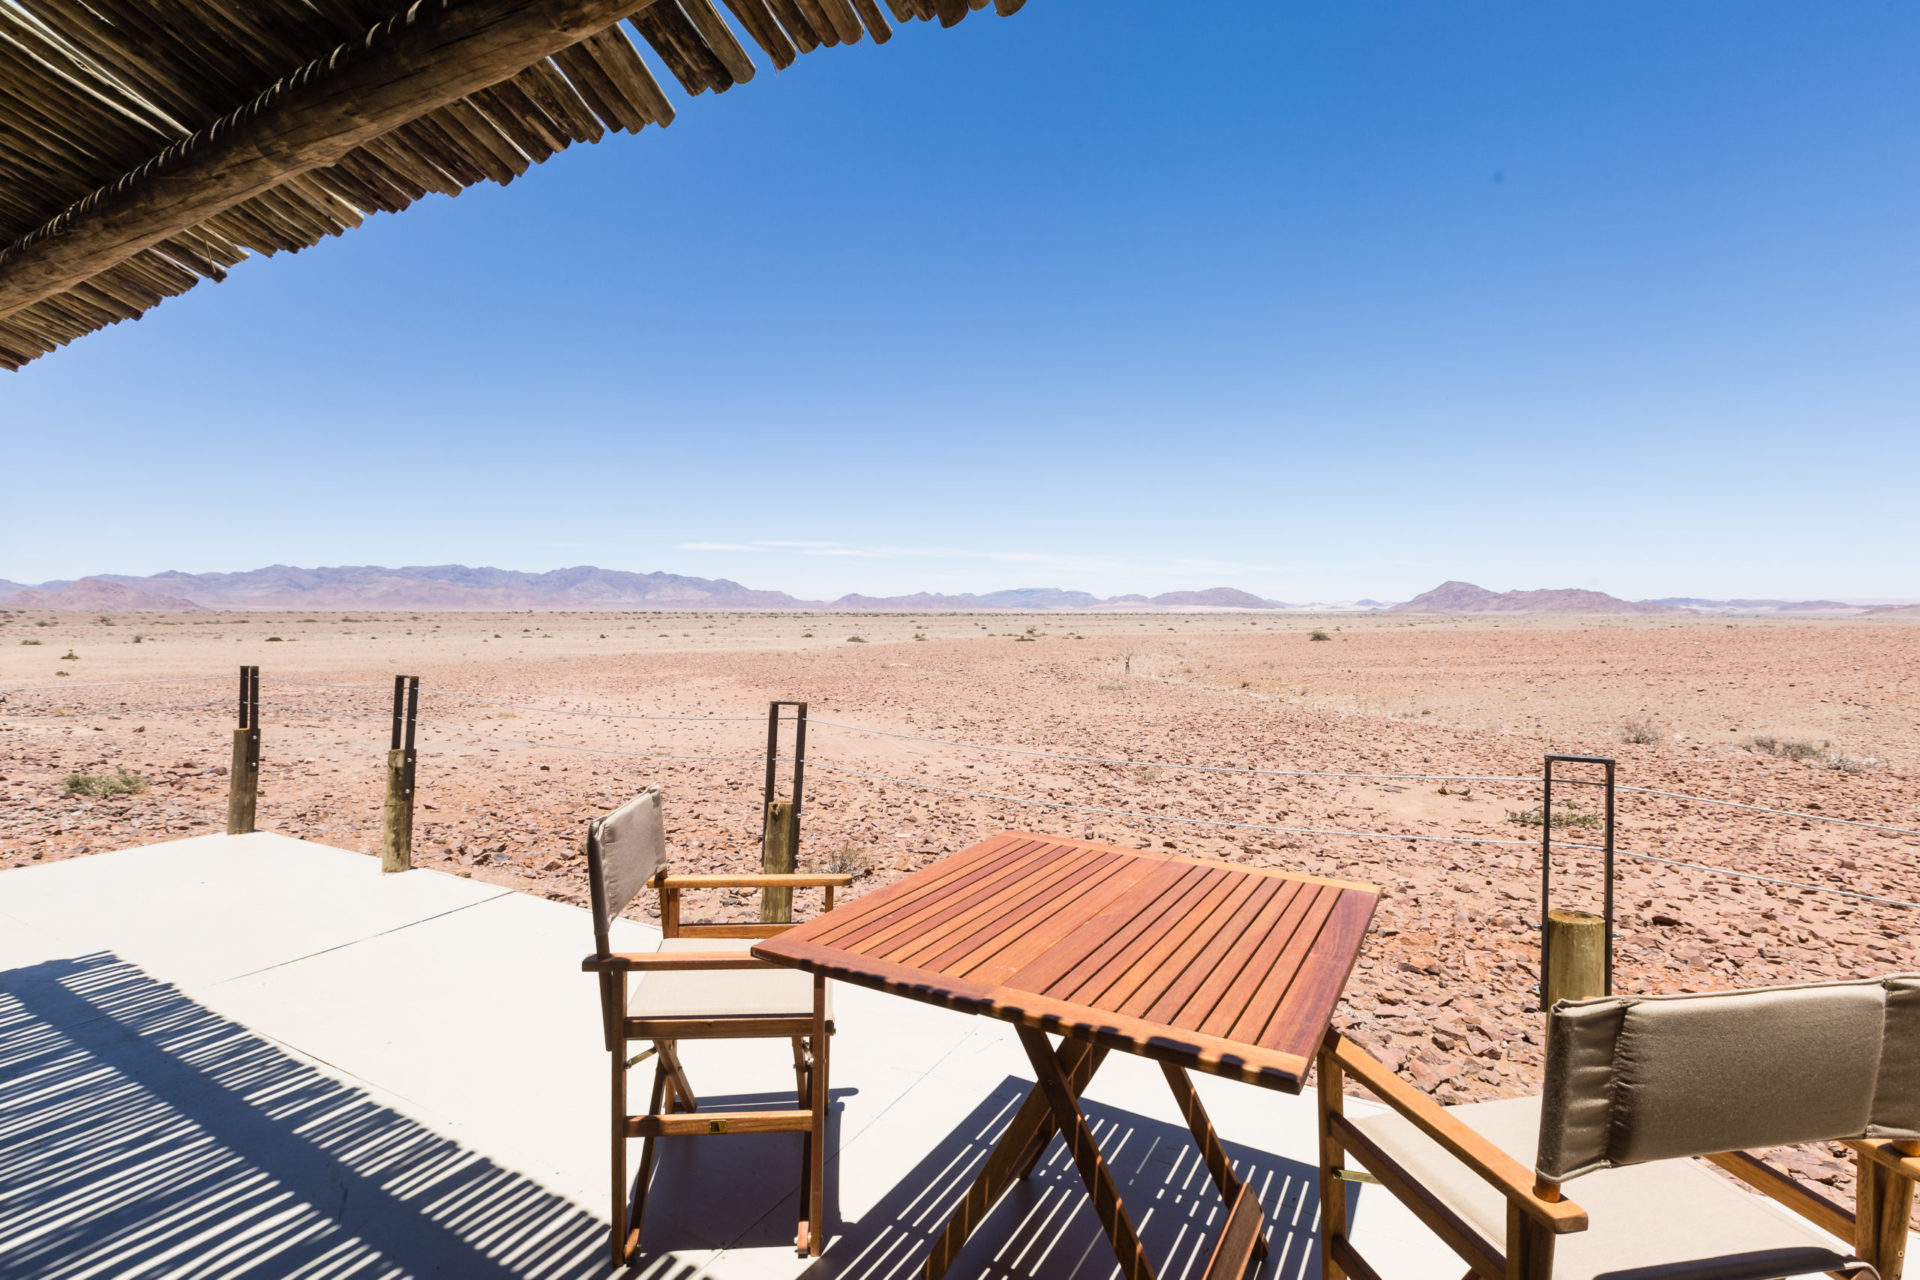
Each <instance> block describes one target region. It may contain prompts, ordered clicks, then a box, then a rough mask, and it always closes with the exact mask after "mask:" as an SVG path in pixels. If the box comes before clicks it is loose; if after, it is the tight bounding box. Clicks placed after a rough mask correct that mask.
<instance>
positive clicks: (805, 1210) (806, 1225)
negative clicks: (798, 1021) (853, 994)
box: [793, 1036, 813, 1254]
mask: <svg viewBox="0 0 1920 1280" xmlns="http://www.w3.org/2000/svg"><path fill="white" fill-rule="evenodd" d="M793 1077H794V1086H795V1092H796V1094H797V1095H798V1096H799V1102H798V1103H797V1105H798V1106H799V1107H801V1108H803V1109H806V1110H811V1109H812V1108H813V1050H812V1049H811V1048H809V1047H808V1038H807V1037H806V1036H795V1037H794V1038H793ZM812 1222H813V1126H812V1125H808V1126H807V1131H806V1132H805V1133H803V1134H801V1135H800V1224H799V1225H798V1226H797V1227H795V1228H794V1235H793V1242H794V1247H795V1248H796V1249H797V1250H798V1251H799V1252H801V1253H803V1254H804V1253H805V1252H806V1251H807V1237H808V1235H809V1234H810V1232H811V1230H812Z"/></svg>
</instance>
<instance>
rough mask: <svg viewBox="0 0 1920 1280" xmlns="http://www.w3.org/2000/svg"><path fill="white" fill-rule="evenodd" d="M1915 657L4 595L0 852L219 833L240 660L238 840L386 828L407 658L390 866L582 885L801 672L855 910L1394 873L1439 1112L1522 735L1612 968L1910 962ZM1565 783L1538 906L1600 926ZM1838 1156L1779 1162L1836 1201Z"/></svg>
mask: <svg viewBox="0 0 1920 1280" xmlns="http://www.w3.org/2000/svg"><path fill="white" fill-rule="evenodd" d="M1316 634H1318V636H1320V637H1322V638H1318V639H1316V638H1315V636H1316ZM1917 659H1920V626H1917V625H1916V624H1915V621H1914V620H1913V619H1911V618H1902V617H1875V616H1873V615H1867V616H1864V617H1856V618H1846V619H1834V620H1802V619H1728V618H1723V617H1694V616H1689V615H1648V616H1632V617H1626V616H1622V617H1606V616H1585V617H1531V616H1503V617H1442V616H1426V615H1406V614H1394V613H1387V614H1364V615H1358V614H1346V615H1338V616H1327V617H1311V616H1302V615H1298V614H1261V613H1227V612H1220V613H1201V614H1167V613H1143V614H1127V613H1098V614H1033V613H1017V614H1016V613H1005V614H1002V613H993V614H942V615H914V614H898V615H873V614H861V615H841V614H823V613H803V614H770V613H714V614H697V613H672V612H636V613H616V612H594V613H510V614H480V613H429V612H406V613H354V614H340V613H304V614H295V613H251V612H242V613H212V612H208V613H168V614H131V613H122V614H77V613H45V612H30V611H27V612H23V611H12V612H6V611H0V867H11V866H20V865H24V864H28V863H33V862H39V861H45V860H49V859H59V858H70V857H78V856H84V855H86V854H88V853H93V852H99V851H103V850H108V849H117V848H124V847H127V846H130V845H135V844H140V843H144V842H149V841H159V840H167V839H175V838H180V837H183V836H187V835H194V834H201V833H205V832H210V831H217V830H221V829H223V823H224V821H225V812H226V791H227V778H226V769H227V763H228V757H229V752H230V746H231V728H232V725H233V723H234V718H235V708H234V702H235V690H236V683H237V682H236V674H237V669H238V667H239V666H240V665H241V664H243V663H253V664H258V665H259V666H260V668H261V672H262V680H261V685H262V718H261V719H262V736H263V751H262V767H261V782H260V800H259V815H258V825H259V826H260V827H261V828H262V829H268V830H276V831H280V832H284V833H286V834H288V835H293V836H298V837H301V838H304V839H309V840H315V841H319V842H323V843H326V844H331V845H335V846H338V847H341V848H346V849H354V850H359V851H361V852H365V853H367V854H369V855H370V856H371V855H374V854H377V851H378V842H379V829H380V809H381V802H382V787H383V776H384V775H383V770H384V759H385V753H386V749H387V746H388V732H389V703H390V698H391V686H392V680H393V677H394V675H395V674H398V673H405V674H412V675H418V676H419V677H420V678H421V690H422V696H421V700H420V716H419V721H418V727H417V733H418V738H417V744H418V751H419V763H418V788H419V795H418V807H417V810H416V816H415V834H414V860H415V864H416V865H419V866H426V867H432V868H435V869H439V870H443V871H449V872H452V873H454V874H457V875H462V876H470V877H473V878H475V879H480V880H485V881H489V882H493V883H497V884H501V885H506V886H510V887H513V888H516V889H520V890H523V891H526V892H529V893H537V894H541V895H544V896H548V897H551V898H555V899H558V900H561V901H566V902H572V903H584V902H585V900H586V892H587V890H586V880H585V874H584V859H583V856H582V852H581V845H582V836H583V832H584V828H585V823H586V821H587V819H588V818H590V817H591V816H593V815H595V814H598V813H602V812H605V811H607V810H609V809H611V808H613V807H615V806H616V805H618V804H619V803H620V802H621V801H623V800H624V799H626V798H627V797H629V796H630V795H632V794H633V793H634V792H635V791H637V790H638V789H639V788H641V787H643V786H645V785H647V784H648V783H655V782H657V783H659V784H660V785H661V786H662V788H663V790H664V792H665V796H666V800H667V812H668V823H669V839H670V841H671V845H672V854H673V858H674V861H675V865H676V867H678V868H679V869H682V870H687V871H696V870H697V871H718V870H745V869H747V868H750V867H757V866H758V865H759V858H760V853H759V837H760V829H761V820H760V806H761V797H762V782H763V772H764V751H765V745H766V718H767V707H768V703H769V701H770V700H772V699H804V700H806V702H807V703H808V711H809V730H808V742H807V753H806V761H807V764H806V780H805V796H804V805H803V812H802V819H801V824H802V846H801V862H802V865H803V867H806V868H825V867H832V868H834V869H844V870H848V871H851V872H853V873H854V874H855V875H856V877H857V878H856V881H855V885H854V888H853V892H854V893H856V894H857V893H860V892H865V891H868V890H870V889H872V888H874V887H877V886H879V885H883V884H886V883H888V882H890V881H891V880H893V879H895V878H897V877H899V876H900V875H902V874H904V873H906V872H908V871H910V870H913V869H915V868H918V867H921V866H924V865H926V864H927V863H929V862H931V861H933V860H935V859H938V858H939V857H941V856H943V855H944V854H947V853H951V852H954V851H957V850H959V849H962V848H965V847H966V846H968V845H970V844H972V843H974V842H976V841H978V840H981V839H984V838H986V837H987V836H989V835H992V834H993V833H995V832H997V831H1001V830H1007V829H1017V830H1029V831H1036V832H1044V833H1048V834H1053V835H1060V836H1068V837H1075V838H1087V839H1094V840H1100V841H1106V842H1110V843H1115V844H1122V845H1128V846H1135V847H1139V846H1147V845H1151V846H1153V847H1156V848H1167V849H1174V850H1178V851H1180V852H1182V853H1188V854H1192V855H1195V856H1200V857H1208V858H1218V859H1223V860H1226V861H1231V862H1249V863H1255V864H1259V865H1265V866H1278V867H1286V868H1291V869H1298V870H1301V871H1305V872H1309V873H1312V874H1316V875H1322V876H1332V877H1338V878H1343V879H1352V880H1362V881H1366V882H1369V883H1372V884H1376V885H1378V886H1380V887H1381V888H1382V889H1383V890H1384V897H1383V899H1382V901H1381V904H1380V909H1379V912H1378V914H1377V915H1376V917H1375V920H1374V927H1373V931H1372V934H1371V936H1370V938H1369V941H1368V944H1367V947H1366V950H1365V951H1364V953H1363V955H1362V957H1361V959H1360V961H1359V965H1358V968H1357V969H1356V971H1355V973H1354V975H1353V977H1352V980H1351V982H1350V984H1349V986H1348V989H1347V997H1346V1000H1345V1001H1344V1003H1343V1004H1342V1006H1341V1008H1340V1011H1339V1014H1338V1021H1339V1023H1340V1025H1341V1026H1342V1028H1343V1029H1344V1030H1346V1031H1347V1032H1348V1033H1349V1034H1351V1035H1353V1036H1355V1037H1356V1038H1357V1039H1359V1040H1360V1041H1361V1042H1363V1043H1364V1044H1366V1045H1367V1046H1368V1047H1369V1048H1370V1049H1371V1050H1372V1051H1373V1052H1374V1053H1376V1054H1377V1055H1379V1056H1380V1057H1381V1058H1383V1059H1384V1060H1385V1061H1386V1062H1387V1064H1388V1065H1389V1066H1391V1067H1393V1068H1394V1069H1395V1070H1397V1071H1399V1072H1401V1073H1402V1074H1403V1075H1405V1076H1406V1077H1407V1078H1409V1079H1411V1080H1413V1081H1414V1082H1416V1083H1417V1084H1418V1085H1419V1086H1420V1087H1421V1088H1423V1089H1426V1090H1427V1091H1428V1092H1430V1093H1432V1094H1433V1095H1435V1096H1436V1097H1438V1098H1440V1099H1441V1100H1442V1101H1449V1102H1450V1101H1459V1100H1466V1099H1472V1098H1482V1097H1495V1096H1503V1095H1507V1094H1513V1093H1518V1092H1522V1091H1524V1090H1526V1089H1528V1088H1530V1087H1533V1086H1534V1085H1536V1084H1537V1076H1538V1071H1539V1067H1540V1062H1541V1050H1542V1042H1543V1039H1544V1037H1543V1033H1542V1029H1541V1018H1540V1015H1539V1013H1538V1012H1537V1000H1538V995H1537V988H1536V984H1537V983H1538V980H1539V973H1538V959H1539V953H1538V948H1539V933H1538V929H1537V922H1538V918H1539V911H1540V904H1539V893H1540V881H1539V873H1540V859H1541V850H1540V836H1541V826H1540V822H1539V818H1540V813H1539V806H1540V795H1539V783H1538V778H1539V775H1540V771H1541V763H1542V758H1543V756H1544V755H1545V754H1546V753H1548V752H1568V753H1580V754H1594V755H1605V756H1611V757H1614V758H1615V759H1616V760H1617V762H1618V765H1617V767H1618V780H1619V783H1620V785H1621V787H1622V788H1623V790H1622V791H1621V792H1620V794H1619V795H1618V797H1617V804H1618V812H1617V836H1618V844H1619V847H1620V849H1621V850H1623V851H1624V852H1623V856H1622V858H1621V860H1620V863H1619V868H1618V877H1617V893H1618V904H1617V920H1616V927H1617V938H1616V986H1617V989H1618V990H1620V991H1623V992H1654V991H1673V990H1707V989H1717V988H1727V987H1736V986H1760V985H1769V984H1775V983H1781V982H1790V981H1814V980H1820V979H1826V978H1840V977H1849V976H1861V977H1864V976H1870V975H1879V974H1885V973H1892V972H1902V971H1907V972H1911V971H1914V970H1920V907H1916V906H1915V905H1911V904H1916V903H1920V834H1916V833H1920V793H1917V792H1916V789H1915V786H1914V781H1915V774H1916V771H1917V770H1920V661H1917ZM123 682H139V683H123ZM791 752H792V733H791V728H790V727H789V728H788V730H787V731H786V732H785V733H784V734H783V736H782V744H781V754H782V755H783V756H790V755H791ZM790 767H791V766H790V764H789V763H787V762H785V761H783V762H782V763H781V766H780V789H781V794H782V796H783V797H784V795H785V794H786V789H787V788H788V786H789V785H790ZM1256 770H1258V771H1264V772H1254V771H1256ZM123 771H124V772H123ZM1567 776H1569V777H1582V776H1585V777H1595V776H1597V774H1596V773H1595V772H1594V771H1592V770H1588V771H1586V773H1584V774H1582V773H1581V772H1580V771H1578V770H1574V771H1571V772H1570V773H1569V774H1568V775H1567ZM123 777H124V778H126V779H127V780H128V781H127V784H126V786H127V788H128V789H124V790H118V791H117V792H116V790H115V786H114V783H115V782H116V781H117V780H119V779H121V778H123ZM73 779H107V780H110V781H109V783H108V784H107V785H106V786H104V787H102V786H100V785H96V784H92V783H87V782H84V781H82V782H78V783H72V782H70V780H73ZM75 787H78V789H77V790H76V789H74V788H75ZM1629 788H1639V789H1641V790H1630V789H1629ZM88 790H94V791H102V790H104V791H106V792H107V794H94V795H89V794H85V792H86V791H88ZM1648 792H1671V793H1677V794H1679V795H1684V796H1688V797H1698V798H1701V799H1711V800H1719V801H1729V802H1734V803H1733V804H1707V803H1702V802H1701V799H1679V798H1674V797H1673V796H1662V795H1654V794H1648ZM1567 798H1571V799H1572V801H1573V803H1572V805H1571V806H1568V805H1565V804H1562V803H1556V805H1555V808H1554V814H1553V817H1554V820H1555V822H1556V823H1557V824H1558V825H1556V826H1555V828H1554V832H1553V834H1554V839H1555V847H1556V851H1557V852H1556V857H1555V863H1554V883H1555V894H1554V896H1555V903H1554V905H1556V906H1572V907H1583V908H1590V909H1597V908H1598V906H1599V903H1600V885H1601V875H1600V861H1599V859H1600V855H1599V853H1598V851H1597V850H1596V849H1595V848H1593V847H1592V846H1593V845H1594V844H1595V843H1596V842H1597V840H1598V836H1599V826H1598V824H1599V821H1600V810H1601V805H1600V803H1599V788H1597V787H1582V786H1572V787H1568V788H1565V789H1559V790H1557V791H1556V800H1557V801H1559V800H1564V799H1567ZM1736 805H1745V806H1757V808H1743V807H1735V806H1736ZM1767 809H1772V810H1782V811H1786V812H1785V813H1768V812H1764V811H1763V810H1767ZM1822 819H1844V820H1846V821H1844V822H1840V821H1823V820H1822ZM1858 824H1867V825H1858ZM1415 837H1418V838H1415ZM1653 859H1660V860H1661V861H1654V860H1653ZM1674 864H1688V865H1674ZM1733 873H1741V874H1733ZM1782 881H1784V882H1790V883H1777V882H1782ZM817 905H818V904H817V902H814V901H809V900H807V896H806V895H804V894H803V895H801V901H800V902H799V903H798V904H797V909H798V910H799V911H800V913H801V914H803V915H804V914H807V913H810V912H812V911H814V910H817ZM650 906H651V904H650V903H644V904H643V905H636V908H635V910H636V912H641V913H643V912H644V911H646V910H648V909H650ZM755 910H756V903H755V901H754V900H753V899H752V898H751V897H750V896H749V895H747V894H744V893H730V894H717V895H715V896H714V899H713V900H712V901H710V902H706V903H703V904H702V903H695V904H692V906H690V908H689V912H688V914H689V915H690V916H698V915H703V914H704V915H706V916H709V917H713V918H740V917H746V916H749V915H752V914H753V913H754V912H755ZM586 942H587V939H585V938H583V939H582V943H583V945H585V944H586ZM1842 1155H1843V1153H1842V1152H1841V1151H1839V1150H1834V1151H1825V1150H1813V1151H1808V1150H1797V1151H1791V1152H1780V1153H1776V1156H1777V1158H1778V1159H1779V1160H1780V1162H1781V1163H1782V1164H1783V1165H1784V1166H1786V1167H1788V1168H1790V1169H1792V1170H1793V1171H1794V1172H1795V1174H1796V1176H1800V1177H1803V1178H1806V1179H1809V1180H1811V1181H1813V1182H1816V1183H1824V1184H1827V1185H1828V1186H1829V1187H1832V1188H1833V1189H1834V1190H1835V1191H1836V1192H1838V1193H1840V1194H1841V1195H1842V1198H1843V1199H1845V1198H1846V1197H1850V1195H1851V1186H1850V1181H1851V1173H1850V1162H1849V1160H1848V1159H1843V1158H1842Z"/></svg>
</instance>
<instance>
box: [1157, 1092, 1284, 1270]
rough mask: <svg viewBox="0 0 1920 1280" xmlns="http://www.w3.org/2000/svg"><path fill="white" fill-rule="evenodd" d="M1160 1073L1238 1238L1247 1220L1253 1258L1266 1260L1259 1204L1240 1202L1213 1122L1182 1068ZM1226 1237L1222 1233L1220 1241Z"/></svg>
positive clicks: (1234, 1176)
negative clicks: (1249, 1224)
mask: <svg viewBox="0 0 1920 1280" xmlns="http://www.w3.org/2000/svg"><path fill="white" fill-rule="evenodd" d="M1160 1070H1161V1072H1162V1073H1163V1074H1164V1075H1165V1076H1166V1077H1167V1086H1168V1087H1169V1088H1171V1089H1172V1090H1173V1098H1174V1101H1175V1102H1178V1103H1179V1104H1180V1114H1181V1115H1182V1116H1184V1117H1186V1121H1187V1128H1188V1129H1189V1130H1190V1131H1191V1132H1192V1133H1193V1140H1194V1142H1195V1143H1197V1144H1198V1145H1199V1147H1200V1158H1201V1159H1202V1160H1203V1161H1205V1162H1206V1166H1207V1172H1208V1173H1210V1174H1212V1175H1213V1185H1214V1186H1216V1187H1218V1188H1220V1198H1221V1199H1222V1200H1225V1201H1226V1202H1227V1213H1228V1217H1229V1219H1230V1220H1232V1222H1233V1225H1234V1227H1235V1228H1236V1231H1235V1233H1234V1234H1236V1235H1238V1234H1240V1233H1242V1232H1244V1231H1245V1230H1246V1229H1247V1226H1246V1224H1247V1222H1248V1221H1249V1219H1250V1220H1251V1222H1252V1231H1253V1245H1252V1249H1253V1256H1254V1257H1257V1258H1264V1257H1266V1256H1267V1233H1266V1232H1265V1231H1264V1230H1262V1228H1263V1227H1264V1226H1265V1216H1264V1215H1263V1214H1262V1213H1261V1212H1260V1203H1259V1201H1257V1200H1255V1199H1253V1198H1252V1197H1251V1196H1248V1197H1247V1198H1246V1200H1245V1202H1244V1203H1243V1202H1242V1199H1241V1197H1242V1195H1243V1193H1244V1192H1245V1190H1246V1189H1245V1186H1244V1185H1243V1184H1242V1183H1241V1181H1240V1175H1238V1174H1236V1173H1235V1172H1234V1171H1233V1161H1231V1160H1229V1159H1228V1158H1227V1151H1226V1148H1225V1147H1223V1146H1221V1145H1220V1135H1219V1134H1217V1133H1215V1132H1214V1131H1213V1121H1212V1119H1211V1118H1209V1117H1208V1115H1207V1109H1206V1108H1205V1107H1204V1106H1202V1105H1201V1104H1200V1094H1199V1093H1198V1092H1197V1091H1196V1090H1195V1089H1194V1087H1193V1081H1192V1080H1191V1079H1189V1078H1188V1076H1187V1069H1186V1068H1185V1067H1177V1066H1175V1065H1174V1064H1173V1063H1171V1062H1163V1063H1161V1064H1160ZM1227 1234H1228V1233H1227V1232H1226V1231H1224V1230H1223V1231H1222V1233H1221V1235H1222V1240H1223V1241H1224V1240H1225V1237H1226V1235H1227Z"/></svg>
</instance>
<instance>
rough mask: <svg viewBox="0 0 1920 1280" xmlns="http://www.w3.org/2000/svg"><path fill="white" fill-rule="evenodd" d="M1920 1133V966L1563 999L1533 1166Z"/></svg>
mask: <svg viewBox="0 0 1920 1280" xmlns="http://www.w3.org/2000/svg"><path fill="white" fill-rule="evenodd" d="M1847 1138H1920V975H1912V974H1902V975H1897V976H1894V977H1889V978H1877V979H1868V980H1864V981H1849V982H1827V983H1819V984H1815V985H1807V986H1792V987H1773V988H1768V989H1765V990H1758V991H1717V992H1711V993H1707V994H1704V995H1670V996H1609V997H1606V998H1604V999H1599V1000H1579V1001H1561V1002H1560V1003H1559V1004H1556V1005H1555V1006H1554V1007H1553V1010H1552V1012H1551V1013H1550V1014H1549V1015H1548V1020H1547V1063H1546V1089H1545V1094H1544V1096H1543V1098H1542V1100H1541V1107H1540V1146H1539V1155H1538V1160H1537V1172H1538V1173H1539V1174H1540V1175H1541V1176H1542V1177H1545V1178H1550V1179H1553V1180H1554V1181H1563V1180H1565V1179H1567V1178H1574V1177H1578V1176H1579V1175H1581V1174H1583V1173H1592V1172H1594V1171H1596V1170H1599V1169H1607V1168H1612V1167H1614V1166H1617V1165H1629V1164H1642V1163H1644V1162H1646V1161H1649V1160H1668V1159H1674V1158H1677V1157H1681V1156H1699V1155H1710V1154H1714V1153H1716V1152H1722V1151H1747V1150H1754V1149H1758V1148H1762V1147H1776V1146H1790V1145H1794V1144H1797V1143H1802V1142H1825V1141H1838V1140H1841V1139H1847Z"/></svg>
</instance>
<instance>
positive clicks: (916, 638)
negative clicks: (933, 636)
mask: <svg viewBox="0 0 1920 1280" xmlns="http://www.w3.org/2000/svg"><path fill="white" fill-rule="evenodd" d="M913 638H914V639H915V640H925V639H926V637H925V636H923V635H920V634H919V633H917V632H916V633H915V634H914V637H913Z"/></svg>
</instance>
